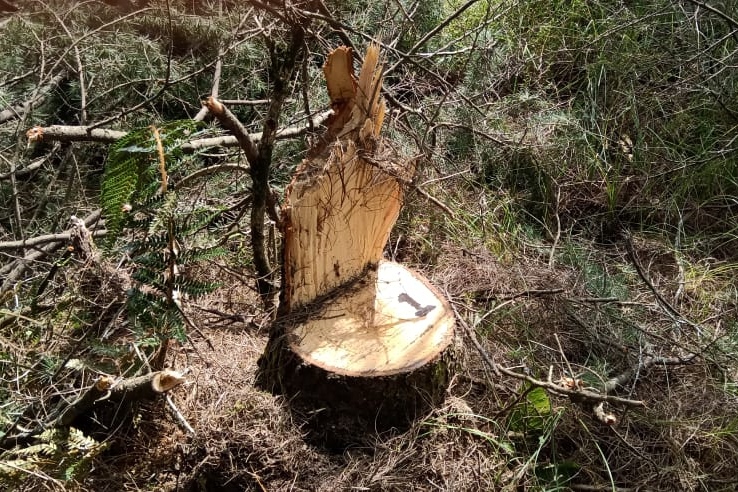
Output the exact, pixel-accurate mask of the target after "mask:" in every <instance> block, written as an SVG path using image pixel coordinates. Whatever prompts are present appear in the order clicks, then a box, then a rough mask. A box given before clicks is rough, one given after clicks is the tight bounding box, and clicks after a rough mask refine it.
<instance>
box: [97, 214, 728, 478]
mask: <svg viewBox="0 0 738 492" xmlns="http://www.w3.org/2000/svg"><path fill="white" fill-rule="evenodd" d="M416 205H417V203H416ZM411 206H412V205H411ZM397 237H399V236H396V238H397ZM400 242H402V241H400ZM633 244H634V246H635V251H636V254H637V255H638V257H640V258H642V259H643V260H644V261H648V265H649V272H651V275H653V277H652V279H653V282H654V284H655V285H657V286H658V287H659V289H664V292H673V291H675V290H676V289H677V288H678V282H677V281H676V280H675V278H676V277H674V276H673V275H674V274H675V273H676V272H677V271H678V270H679V269H678V266H677V265H676V263H675V258H674V256H673V255H670V254H669V252H668V250H667V249H666V248H664V247H663V245H660V244H659V243H658V242H656V241H654V240H653V239H651V240H646V239H644V238H643V237H636V238H633ZM411 246H412V245H410V244H406V247H407V250H405V251H403V249H402V247H401V248H399V249H396V250H395V251H394V253H395V255H396V257H397V259H401V258H402V257H403V256H406V255H407V256H412V254H413V253H414V252H417V247H411ZM416 246H417V245H416ZM434 252H435V253H436V254H437V257H436V258H435V259H434V265H435V266H434V267H433V268H425V269H424V268H423V267H422V266H421V265H418V264H415V265H414V266H415V267H417V268H420V269H421V270H424V273H425V274H426V275H427V276H428V277H429V278H430V279H431V281H432V282H433V283H434V284H435V285H437V286H438V287H439V288H440V289H441V290H442V291H443V292H445V293H446V294H447V295H449V297H450V298H451V299H452V300H453V302H454V303H455V304H456V305H457V306H458V309H459V310H460V311H461V312H463V313H464V314H463V316H464V317H465V318H466V319H467V320H468V322H469V323H476V328H477V333H478V335H479V338H480V340H481V343H482V345H483V346H484V349H485V351H486V352H487V354H490V355H492V357H493V358H494V359H495V362H496V363H497V364H499V365H500V366H504V367H508V368H512V369H516V370H519V371H521V372H523V373H526V374H534V375H538V376H541V377H544V378H545V374H541V372H542V371H545V368H546V367H547V366H546V365H545V364H546V363H549V364H550V367H551V368H552V369H551V370H552V371H554V372H555V374H556V375H561V374H572V376H573V377H580V378H582V379H583V380H584V381H587V383H586V384H587V385H590V384H591V385H592V386H595V387H596V386H598V384H601V383H602V382H603V378H607V377H615V376H617V375H619V374H622V373H626V372H628V371H632V372H633V374H631V375H630V376H629V377H626V378H625V379H624V383H623V385H622V387H621V388H620V389H619V391H618V392H617V393H618V394H620V395H623V396H627V397H628V398H630V399H634V400H643V401H644V403H645V405H644V406H643V407H640V406H639V407H632V408H629V407H618V406H611V407H608V410H609V411H611V412H613V414H614V416H615V417H616V418H617V422H616V423H615V424H614V425H611V426H608V425H605V424H604V423H602V422H601V421H599V420H598V419H597V418H595V416H594V414H593V412H592V410H591V408H589V407H588V406H586V405H578V404H577V403H575V402H572V401H570V400H569V399H567V398H565V397H556V396H551V395H547V394H546V393H545V392H543V391H540V388H539V389H538V390H539V391H536V390H535V388H533V387H531V386H529V385H526V384H525V383H521V382H520V381H518V380H515V379H511V378H506V377H499V376H495V375H494V374H493V373H492V372H491V371H490V370H488V369H487V368H486V367H485V365H484V362H483V360H482V356H481V354H480V352H479V351H478V350H477V349H476V348H475V347H474V345H473V344H472V343H471V342H470V340H469V339H468V337H466V336H464V333H463V331H461V330H459V334H458V348H459V350H458V361H459V363H460V364H459V368H460V369H459V370H458V372H457V374H456V375H455V377H454V378H453V380H452V382H451V385H450V387H449V389H448V395H447V397H446V400H445V403H444V404H443V405H442V406H440V407H438V408H436V409H434V410H432V411H430V412H429V413H428V414H426V415H423V416H421V417H420V418H419V419H418V420H417V421H415V422H414V423H413V424H412V425H411V426H410V427H409V428H406V429H396V430H395V431H393V432H386V433H383V434H376V433H370V434H368V435H356V436H345V437H346V441H347V442H350V443H351V444H349V445H347V446H345V447H342V448H333V447H327V446H325V445H323V444H322V443H320V442H316V440H315V439H314V438H312V437H311V434H310V430H309V428H310V426H309V425H308V423H309V421H310V419H311V416H310V415H304V414H301V413H299V411H295V410H294V409H292V408H291V406H290V403H289V401H287V400H286V399H285V398H284V397H282V396H279V395H273V394H271V393H269V392H266V391H263V390H261V389H259V388H258V387H257V386H256V385H255V379H256V371H257V361H258V358H259V357H260V356H261V355H262V353H263V351H264V349H265V346H266V342H267V338H268V328H269V322H268V320H267V317H266V315H265V313H264V312H262V311H261V309H260V307H259V306H260V303H259V302H258V298H257V296H256V295H255V294H254V292H253V288H252V286H251V284H250V279H249V278H244V277H240V276H239V275H234V274H230V275H229V274H228V273H225V272H224V271H222V270H219V269H218V268H213V269H211V270H210V273H209V274H207V276H217V277H219V278H220V280H221V281H223V283H224V284H225V285H227V286H228V287H227V288H225V287H224V288H221V289H220V290H219V291H216V292H214V293H212V294H210V295H208V296H207V297H205V298H201V299H198V300H197V301H196V302H194V303H193V304H192V305H191V306H190V307H189V312H190V316H191V318H192V320H193V321H195V323H196V324H197V325H198V326H199V327H200V328H201V330H202V334H201V335H195V334H193V335H192V336H191V342H192V343H188V344H176V345H172V346H171V348H170V358H169V359H168V365H169V366H171V367H174V368H177V369H183V368H186V369H187V371H188V373H187V382H186V383H185V384H183V385H181V386H180V387H178V388H176V389H174V390H173V391H172V392H171V399H172V402H173V407H174V408H176V409H177V410H178V412H180V414H181V417H178V416H177V415H175V412H173V411H172V408H169V407H168V406H167V405H165V404H163V403H162V402H156V403H152V404H148V405H145V406H144V407H143V408H141V409H140V412H139V414H138V415H136V416H135V417H134V419H133V422H134V423H129V424H127V425H125V426H124V427H123V428H124V429H125V430H124V432H122V433H117V434H116V436H115V438H114V440H113V441H114V445H113V446H112V448H111V449H109V451H107V452H106V455H105V456H104V457H102V458H101V459H98V460H96V464H95V468H94V470H93V472H92V474H91V475H90V477H89V478H88V480H87V481H86V484H87V485H88V486H89V488H90V489H91V490H234V491H235V490H523V489H525V490H528V489H531V490H731V489H732V488H733V487H734V486H735V482H734V480H735V477H734V473H733V470H734V467H735V465H736V463H735V459H736V457H737V456H738V454H737V453H736V451H738V442H737V441H736V438H735V436H734V434H733V431H732V430H731V429H732V428H733V427H732V426H734V425H736V423H738V406H737V405H736V403H738V397H736V395H735V393H734V392H732V391H731V390H730V383H729V381H731V380H735V379H734V378H735V376H736V374H735V373H734V374H732V375H731V374H725V375H723V376H722V377H724V378H725V381H726V383H725V386H723V387H720V385H719V384H716V383H715V381H716V379H717V377H718V376H717V375H716V374H713V373H712V371H717V370H719V369H718V367H717V365H716V364H717V363H716V361H715V360H714V358H713V355H710V354H701V355H698V356H697V357H694V358H690V359H689V360H688V361H686V360H685V362H684V363H679V364H674V363H673V362H670V363H663V364H655V365H653V366H648V367H646V366H643V369H642V372H641V370H639V363H640V364H642V363H643V359H644V358H645V357H646V354H645V350H647V349H644V348H643V347H641V349H640V350H642V351H643V353H641V354H637V353H633V352H634V351H637V350H639V348H638V346H637V345H635V344H634V343H633V340H631V339H628V337H625V336H622V337H621V338H618V339H616V338H615V337H614V334H615V333H616V332H615V331H613V329H612V324H614V323H615V322H613V321H612V320H611V319H610V318H612V317H613V316H615V314H613V313H612V312H608V311H603V309H605V308H603V305H606V306H610V307H612V306H611V305H613V304H614V305H615V306H614V307H612V309H614V310H615V311H619V312H623V313H624V314H625V315H628V314H629V313H632V312H633V310H640V309H643V310H644V311H645V312H648V313H650V314H648V315H647V316H651V317H652V318H654V319H653V320H651V321H649V320H648V319H644V325H643V327H641V329H643V330H644V332H643V333H642V334H641V335H642V336H643V337H645V335H646V334H648V335H649V336H651V335H654V333H653V332H651V333H647V332H646V330H652V328H653V326H654V325H657V324H658V323H657V321H656V318H663V317H664V315H663V314H659V313H658V311H659V310H660V308H659V306H658V305H657V304H656V299H655V298H654V295H653V292H652V291H651V290H650V288H649V287H648V286H647V285H645V284H643V282H642V280H641V279H640V278H638V276H637V275H636V274H635V272H634V271H633V269H632V268H631V269H628V267H627V266H626V265H627V264H628V262H629V261H630V260H629V259H628V257H627V253H626V252H625V251H623V250H618V248H616V247H614V246H610V247H607V248H604V249H603V250H601V251H600V252H599V253H600V254H599V255H598V257H608V258H609V259H608V260H607V261H608V263H606V264H603V268H607V269H610V270H611V273H612V271H613V270H614V269H616V268H617V269H618V270H620V271H622V270H625V271H628V272H629V275H630V278H629V279H620V281H621V282H626V283H629V284H630V295H629V297H628V298H627V299H628V300H626V299H623V298H619V299H613V298H612V297H600V298H596V297H593V296H592V293H591V292H590V291H588V290H587V287H586V285H584V281H583V278H582V276H581V272H577V270H576V269H574V268H572V267H567V266H565V265H560V264H556V265H554V266H549V263H548V259H549V258H548V255H549V253H550V251H546V250H545V249H544V248H540V249H535V248H533V249H531V250H530V252H529V253H528V254H527V255H525V256H523V255H519V256H517V257H516V258H514V259H510V260H507V261H505V260H501V259H500V258H498V257H494V256H492V255H491V254H490V253H488V252H486V251H485V250H484V249H481V248H478V249H476V250H471V249H466V248H464V247H461V246H459V245H458V244H453V241H451V240H449V241H447V242H446V243H445V244H441V245H440V246H439V247H438V249H437V250H435V251H434ZM214 272H217V273H214ZM693 287H695V286H691V285H688V286H687V289H688V293H690V292H691V290H690V289H691V288H693ZM603 313H604V314H603ZM480 319H481V320H482V321H480ZM475 320H476V321H475ZM630 322H631V323H632V322H633V321H632V320H631V321H630ZM692 329H693V328H685V332H686V331H689V330H692ZM621 335H622V333H621ZM634 336H635V339H636V340H637V339H638V338H639V337H638V335H634ZM684 336H685V337H686V338H687V339H691V338H692V337H694V336H696V335H695V334H694V333H691V334H690V333H685V334H684ZM203 337H204V338H203ZM651 350H654V351H656V350H659V352H658V354H666V353H667V350H665V349H661V348H653V347H651ZM668 353H671V352H668ZM604 361H606V362H604ZM604 364H609V366H607V367H603V365H604ZM588 368H591V369H588ZM570 371H571V372H570ZM185 422H186V423H185ZM188 425H189V426H191V430H188V429H187V426H188Z"/></svg>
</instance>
